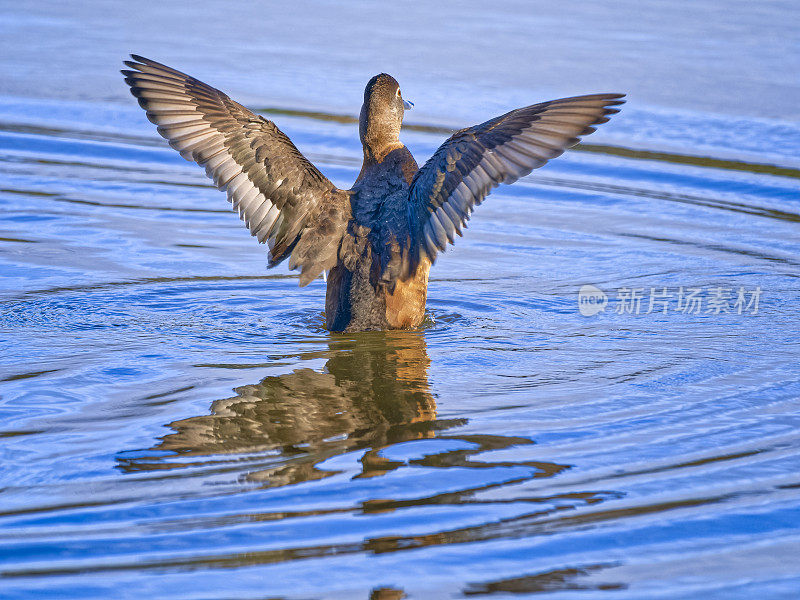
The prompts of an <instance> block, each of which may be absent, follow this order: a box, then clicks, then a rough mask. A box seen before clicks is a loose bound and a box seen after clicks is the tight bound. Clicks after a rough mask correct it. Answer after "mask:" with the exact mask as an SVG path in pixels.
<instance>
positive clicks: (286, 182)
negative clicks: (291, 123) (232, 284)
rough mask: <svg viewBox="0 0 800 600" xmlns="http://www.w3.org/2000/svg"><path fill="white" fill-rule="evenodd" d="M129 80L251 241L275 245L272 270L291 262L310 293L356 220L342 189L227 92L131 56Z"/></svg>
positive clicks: (173, 143)
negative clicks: (220, 193) (219, 194)
mask: <svg viewBox="0 0 800 600" xmlns="http://www.w3.org/2000/svg"><path fill="white" fill-rule="evenodd" d="M131 57H132V58H133V59H134V61H136V62H134V61H125V64H126V65H127V66H128V67H130V68H131V69H132V70H123V71H122V74H123V75H125V81H126V82H127V83H128V85H130V86H131V93H132V94H133V95H134V96H135V97H136V98H137V99H138V100H139V105H140V106H141V107H142V108H144V109H145V110H146V111H147V118H148V119H150V121H152V122H153V123H155V124H156V125H158V132H159V133H160V134H161V135H162V137H164V138H166V140H167V141H168V142H169V144H170V146H172V147H173V148H175V149H176V150H177V151H178V152H180V153H181V156H183V157H184V158H185V159H187V160H190V161H194V162H196V163H197V164H199V165H201V166H204V167H205V169H206V174H207V175H208V176H209V177H211V178H212V179H213V180H214V184H215V185H216V186H217V187H218V188H219V189H220V190H223V191H227V194H228V200H229V201H230V202H231V203H232V204H233V207H234V208H235V209H236V210H237V211H238V212H239V217H240V218H241V219H242V220H243V221H244V222H245V224H246V225H247V227H248V229H250V234H251V235H253V236H256V237H258V241H259V242H261V243H263V242H265V241H266V242H268V244H269V250H270V263H269V266H270V267H272V266H275V265H277V264H278V263H280V262H281V261H282V260H284V259H285V258H286V257H287V256H289V255H291V259H290V260H289V268H290V269H298V268H299V269H300V270H301V274H300V285H301V286H304V285H307V284H308V283H310V282H311V281H312V280H313V279H315V278H316V277H318V276H319V274H320V273H321V272H322V271H324V270H328V269H331V268H332V267H334V266H335V265H336V262H337V260H338V252H339V245H340V242H341V240H342V236H343V234H344V232H345V230H346V227H347V222H348V220H349V219H350V206H349V202H348V195H347V192H344V191H342V190H339V189H337V188H336V187H335V186H334V185H333V184H332V183H331V182H330V181H329V180H328V179H327V178H326V177H325V176H324V175H322V173H320V172H319V171H318V170H317V168H316V167H315V166H314V165H313V164H311V163H310V162H309V161H308V159H306V157H305V156H303V155H302V154H301V153H300V151H299V150H298V149H297V148H296V147H295V146H294V144H292V141H291V140H290V139H289V138H288V137H287V136H286V135H284V133H283V132H281V131H280V129H278V128H277V127H276V126H275V124H274V123H273V122H272V121H269V120H267V119H265V118H263V117H261V116H258V115H255V114H253V113H252V112H250V111H249V110H248V109H246V108H245V107H244V106H242V105H241V104H239V103H237V102H234V101H233V100H231V99H230V98H229V97H228V96H227V95H225V94H224V93H222V92H221V91H219V90H217V89H215V88H213V87H211V86H209V85H206V84H205V83H203V82H202V81H199V80H197V79H195V78H194V77H191V76H189V75H186V74H185V73H181V72H180V71H176V70H175V69H171V68H170V67H167V66H165V65H162V64H160V63H157V62H155V61H152V60H149V59H147V58H143V57H141V56H137V55H135V54H133V55H131Z"/></svg>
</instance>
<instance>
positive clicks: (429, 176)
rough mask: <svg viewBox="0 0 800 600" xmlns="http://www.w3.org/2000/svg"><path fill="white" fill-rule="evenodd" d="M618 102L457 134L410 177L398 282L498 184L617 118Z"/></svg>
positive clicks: (591, 103)
mask: <svg viewBox="0 0 800 600" xmlns="http://www.w3.org/2000/svg"><path fill="white" fill-rule="evenodd" d="M623 96H624V94H594V95H590V96H576V97H574V98H563V99H561V100H553V101H551V102H542V103H541V104H534V105H532V106H527V107H525V108H518V109H517V110H512V111H511V112H509V113H506V114H504V115H501V116H499V117H496V118H494V119H491V120H489V121H486V122H485V123H482V124H480V125H475V126H474V127H469V128H467V129H462V130H461V131H458V132H456V133H455V134H454V135H453V136H452V137H451V138H450V139H448V140H447V141H446V142H445V143H444V144H442V145H441V146H440V147H439V149H438V150H436V152H435V153H434V154H433V156H432V157H431V158H430V159H429V160H428V162H426V163H425V165H424V166H423V167H422V168H421V169H420V170H419V171H418V172H417V174H416V175H415V177H414V180H413V181H412V182H411V189H410V190H409V206H408V221H409V228H410V234H411V235H410V238H411V239H410V242H409V244H410V245H409V248H408V256H407V257H406V259H405V260H404V265H403V274H404V275H405V276H408V275H409V274H411V273H414V271H415V269H416V267H417V265H418V264H419V262H420V260H421V259H422V257H423V256H427V257H428V259H429V260H430V261H431V262H433V261H434V260H435V259H436V254H437V253H438V252H439V251H444V249H445V248H446V247H447V243H448V241H449V242H450V243H451V244H452V243H453V242H454V239H455V234H458V235H461V228H462V227H463V226H464V225H466V222H467V220H468V219H469V217H470V215H471V214H472V211H473V210H474V208H475V206H477V205H478V204H480V203H481V202H482V201H483V199H484V198H485V197H486V196H487V194H489V192H490V191H492V189H494V188H495V187H497V186H498V185H499V184H500V183H513V182H514V181H516V180H517V179H519V178H520V177H523V176H524V175H527V174H528V173H530V172H531V171H532V170H533V169H535V168H537V167H541V166H542V165H543V164H545V163H546V162H547V161H548V160H550V159H551V158H555V157H556V156H559V155H560V154H562V153H563V152H564V150H566V149H567V148H569V147H571V146H574V145H575V144H577V143H578V141H579V138H580V136H583V135H588V134H590V133H592V132H593V131H594V130H595V128H594V127H593V125H597V124H599V123H605V122H606V121H608V119H609V115H612V114H614V113H617V112H619V109H617V108H614V107H615V106H617V105H619V104H622V103H623V102H624V100H622V99H621V98H622V97H623Z"/></svg>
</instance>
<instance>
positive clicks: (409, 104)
mask: <svg viewBox="0 0 800 600" xmlns="http://www.w3.org/2000/svg"><path fill="white" fill-rule="evenodd" d="M403 108H404V109H406V110H411V109H412V108H414V103H413V102H409V101H408V100H403Z"/></svg>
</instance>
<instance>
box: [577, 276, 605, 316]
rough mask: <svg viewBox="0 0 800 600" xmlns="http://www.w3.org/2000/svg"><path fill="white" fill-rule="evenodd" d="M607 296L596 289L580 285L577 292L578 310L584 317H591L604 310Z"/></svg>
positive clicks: (591, 286)
mask: <svg viewBox="0 0 800 600" xmlns="http://www.w3.org/2000/svg"><path fill="white" fill-rule="evenodd" d="M606 304H608V296H606V293H605V292H604V291H603V290H601V289H600V288H598V287H595V286H593V285H589V284H587V285H582V286H581V289H580V290H578V310H579V311H580V313H581V314H582V315H583V316H584V317H591V316H592V315H596V314H597V313H599V312H602V311H604V310H605V309H606Z"/></svg>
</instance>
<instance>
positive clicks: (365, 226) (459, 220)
mask: <svg viewBox="0 0 800 600" xmlns="http://www.w3.org/2000/svg"><path fill="white" fill-rule="evenodd" d="M131 58H132V59H133V60H126V61H123V62H124V64H125V66H126V67H127V68H126V69H123V70H122V74H123V76H124V78H125V82H126V83H127V84H128V85H129V86H130V91H131V93H132V94H133V96H134V97H135V98H136V99H137V100H138V103H139V105H140V106H141V107H142V108H143V109H144V110H145V112H146V115H147V118H148V119H149V120H150V121H151V122H152V123H153V124H155V125H156V128H157V131H158V133H159V134H160V135H161V136H162V137H164V138H165V139H166V140H167V142H168V143H169V145H170V146H172V148H174V149H175V150H177V151H178V152H179V153H180V154H181V156H182V157H183V158H185V159H187V160H189V161H193V162H195V163H197V164H198V165H200V166H201V167H204V168H205V171H206V174H207V175H208V176H209V177H210V178H211V179H212V180H213V182H214V185H215V186H216V187H217V188H219V189H220V190H222V191H224V192H226V194H227V197H228V201H229V202H230V203H231V204H232V206H233V208H234V210H236V211H237V212H238V214H239V217H240V219H241V220H242V221H244V223H245V225H246V226H247V228H248V229H249V231H250V234H251V235H252V236H254V237H256V238H257V239H258V241H259V243H266V244H267V246H268V248H269V255H268V265H269V267H274V266H276V265H278V264H280V263H282V262H283V261H284V260H286V259H288V261H289V262H288V267H289V269H290V270H297V271H299V285H300V286H301V287H302V286H306V285H308V284H309V283H311V282H312V281H314V280H316V279H318V278H320V276H323V277H324V278H325V279H326V282H327V288H326V295H325V326H326V328H327V329H328V330H330V331H332V332H355V331H367V330H389V329H411V328H417V327H419V326H420V325H421V324H422V322H423V320H424V318H425V306H426V301H427V292H428V277H429V273H430V269H431V266H432V265H433V264H434V262H435V260H436V258H437V256H438V254H439V253H441V252H444V251H445V250H446V249H447V247H448V245H450V244H453V243H455V239H456V237H457V236H461V235H463V229H464V228H465V227H466V225H467V221H468V220H469V218H470V216H471V215H472V212H473V210H474V209H475V207H476V206H478V205H479V204H480V203H481V202H482V201H483V200H484V199H485V198H486V196H487V195H488V194H489V193H490V192H491V191H492V190H493V189H494V188H495V187H497V186H498V185H500V184H511V183H514V182H515V181H517V180H518V179H519V178H521V177H524V176H526V175H528V174H529V173H530V172H531V171H532V170H533V169H536V168H538V167H541V166H542V165H544V164H545V163H547V162H548V161H549V160H551V159H553V158H555V157H557V156H559V155H561V154H562V153H563V152H564V151H565V150H567V149H568V148H570V147H572V146H574V145H575V144H577V143H578V142H579V141H580V139H581V138H582V137H583V136H586V135H589V134H590V133H592V132H594V131H595V129H596V126H597V125H599V124H602V123H605V122H607V121H608V120H609V118H610V117H611V116H612V115H613V114H615V113H617V112H619V110H620V109H619V108H617V107H618V106H619V105H621V104H623V103H624V99H623V98H624V97H625V94H618V93H604V94H589V95H582V96H573V97H569V98H561V99H558V100H551V101H548V102H541V103H538V104H533V105H531V106H526V107H523V108H517V109H514V110H511V111H510V112H507V113H505V114H503V115H500V116H498V117H494V118H492V119H489V120H488V121H485V122H484V123H481V124H479V125H474V126H472V127H467V128H464V129H461V130H459V131H456V132H455V133H454V134H453V135H452V136H451V137H450V138H448V139H447V140H446V141H445V142H444V143H443V144H442V145H441V146H440V147H439V148H438V149H437V150H436V151H435V152H434V153H433V155H432V156H431V157H430V159H428V161H427V162H426V163H425V164H424V165H423V166H422V168H420V167H419V166H418V165H417V162H416V161H415V159H414V157H413V155H412V154H411V152H410V151H409V150H408V148H406V146H405V145H404V144H403V143H402V142H401V141H400V131H401V127H402V124H403V118H404V114H405V112H406V111H407V110H410V109H411V108H412V106H413V104H412V103H411V102H409V101H407V100H406V99H405V98H404V97H403V94H402V92H401V90H400V85H399V84H398V82H397V80H396V79H395V78H394V77H392V76H391V75H388V74H386V73H380V74H378V75H375V76H374V77H372V78H371V79H370V80H369V82H368V83H367V85H366V88H365V90H364V101H363V105H362V107H361V112H360V115H359V119H358V132H359V138H360V141H361V145H362V148H363V162H362V166H361V170H360V172H359V174H358V177H357V178H356V180H355V182H354V183H353V185H352V187H351V188H350V189H348V190H343V189H339V188H338V187H336V186H335V185H334V184H333V183H332V182H331V181H330V180H329V179H328V178H327V177H325V175H323V174H322V172H321V171H320V170H319V169H317V167H315V166H314V165H313V164H312V163H311V162H310V161H309V160H308V159H307V158H306V157H305V156H304V155H303V154H302V153H301V152H300V151H299V150H298V149H297V147H296V146H295V145H294V144H293V143H292V141H291V140H290V139H289V138H288V137H287V136H286V135H285V134H284V133H283V132H282V131H281V130H280V129H278V127H277V126H276V125H275V123H274V122H272V121H271V120H269V119H267V118H265V117H263V116H261V115H258V114H256V113H254V112H252V111H251V110H249V109H247V108H245V107H244V106H243V105H241V104H239V103H238V102H236V101H234V100H232V99H231V98H229V97H228V96H227V95H226V94H225V93H224V92H222V91H220V90H218V89H216V88H214V87H212V86H210V85H208V84H206V83H203V82H202V81H200V80H198V79H196V78H194V77H192V76H190V75H187V74H186V73H183V72H181V71H178V70H176V69H173V68H171V67H168V66H166V65H164V64H161V63H159V62H156V61H154V60H150V59H148V58H144V57H142V56H139V55H136V54H132V55H131Z"/></svg>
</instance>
